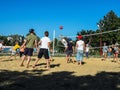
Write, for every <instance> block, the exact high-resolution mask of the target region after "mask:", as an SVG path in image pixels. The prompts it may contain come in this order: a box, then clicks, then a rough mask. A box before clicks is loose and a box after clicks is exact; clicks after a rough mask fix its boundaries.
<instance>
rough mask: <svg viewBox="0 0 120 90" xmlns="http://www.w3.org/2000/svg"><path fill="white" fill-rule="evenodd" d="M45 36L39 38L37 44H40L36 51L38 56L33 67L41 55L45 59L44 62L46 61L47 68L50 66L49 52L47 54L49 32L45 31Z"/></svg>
mask: <svg viewBox="0 0 120 90" xmlns="http://www.w3.org/2000/svg"><path fill="white" fill-rule="evenodd" d="M44 34H45V36H44V37H42V38H41V40H40V42H39V44H40V50H39V53H38V58H37V59H36V61H35V63H34V65H33V68H35V66H36V65H37V62H38V61H39V59H41V58H42V56H43V55H44V58H45V59H46V63H47V69H49V68H50V61H49V58H50V57H49V54H48V50H50V38H49V37H48V36H49V32H48V31H45V33H44Z"/></svg>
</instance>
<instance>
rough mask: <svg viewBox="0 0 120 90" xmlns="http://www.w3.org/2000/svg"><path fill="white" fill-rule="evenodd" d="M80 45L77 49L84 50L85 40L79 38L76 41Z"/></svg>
mask: <svg viewBox="0 0 120 90" xmlns="http://www.w3.org/2000/svg"><path fill="white" fill-rule="evenodd" d="M76 44H77V45H78V47H77V50H83V49H84V41H82V40H79V41H77V43H76Z"/></svg>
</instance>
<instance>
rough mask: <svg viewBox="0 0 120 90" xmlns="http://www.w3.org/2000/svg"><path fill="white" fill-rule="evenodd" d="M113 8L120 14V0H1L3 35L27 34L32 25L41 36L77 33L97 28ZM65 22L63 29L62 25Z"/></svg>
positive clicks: (1, 28) (0, 28) (0, 26)
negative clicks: (45, 32)
mask: <svg viewBox="0 0 120 90" xmlns="http://www.w3.org/2000/svg"><path fill="white" fill-rule="evenodd" d="M111 10H113V11H114V12H115V14H116V15H117V16H118V17H120V0H0V35H11V34H18V35H24V36H26V34H27V33H28V32H29V29H30V28H33V29H35V33H36V34H37V36H39V37H43V36H44V31H46V30H47V31H49V33H50V36H49V37H50V38H51V39H52V38H53V31H55V37H56V38H57V37H59V36H60V35H63V36H75V35H76V34H77V32H80V31H81V30H82V29H84V30H97V29H98V27H97V23H98V22H99V20H100V19H103V17H104V16H105V15H106V14H107V13H108V12H110V11H111ZM60 26H63V29H62V30H61V29H60V28H59V27H60Z"/></svg>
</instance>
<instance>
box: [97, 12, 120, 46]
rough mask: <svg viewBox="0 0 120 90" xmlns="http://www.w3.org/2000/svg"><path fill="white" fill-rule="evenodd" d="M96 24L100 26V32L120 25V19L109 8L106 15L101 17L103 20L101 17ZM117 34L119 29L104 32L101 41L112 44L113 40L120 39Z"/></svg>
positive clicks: (114, 28)
mask: <svg viewBox="0 0 120 90" xmlns="http://www.w3.org/2000/svg"><path fill="white" fill-rule="evenodd" d="M97 24H98V25H99V26H100V30H102V32H105V31H113V30H116V29H118V28H119V27H120V20H119V17H118V16H117V15H116V14H115V13H114V12H113V11H112V10H111V11H110V12H108V14H107V15H105V16H104V17H103V20H102V19H101V20H100V21H99V22H98V23H97ZM119 34H120V32H119V31H117V32H112V33H106V34H104V35H102V38H103V39H102V40H103V42H107V43H108V44H112V43H114V41H115V40H116V41H120V39H119V38H118V35H119Z"/></svg>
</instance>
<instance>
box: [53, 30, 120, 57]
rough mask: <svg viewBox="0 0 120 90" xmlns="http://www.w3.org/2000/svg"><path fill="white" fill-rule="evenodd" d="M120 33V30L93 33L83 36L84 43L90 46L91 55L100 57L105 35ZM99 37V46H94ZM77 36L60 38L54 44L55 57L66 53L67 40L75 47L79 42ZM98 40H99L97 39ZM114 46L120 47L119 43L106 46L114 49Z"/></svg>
mask: <svg viewBox="0 0 120 90" xmlns="http://www.w3.org/2000/svg"><path fill="white" fill-rule="evenodd" d="M118 32H120V29H116V30H110V31H105V32H98V33H92V34H86V35H82V34H81V35H82V36H83V41H84V42H85V44H88V45H89V54H90V55H98V56H101V52H102V47H103V43H104V42H103V41H104V39H105V38H102V37H103V36H104V35H106V34H108V33H118ZM96 36H98V42H99V43H98V44H97V45H92V42H93V37H94V39H95V37H96ZM76 37H77V35H75V36H63V35H61V36H59V37H58V38H57V40H56V41H55V40H54V41H53V42H54V45H55V47H54V48H53V49H54V50H53V51H54V52H53V56H54V55H62V54H65V53H64V49H65V47H66V44H67V43H66V41H67V40H72V42H73V44H74V46H75V44H76V41H77V38H76ZM118 37H119V36H118ZM86 38H88V39H89V41H88V42H86V41H85V40H86ZM100 38H102V40H100ZM96 39H97V38H96ZM94 43H95V42H94ZM113 44H115V45H117V46H120V44H119V41H116V43H109V44H107V45H106V46H107V47H112V46H113Z"/></svg>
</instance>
